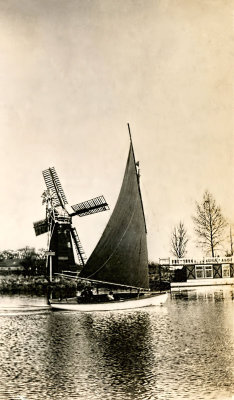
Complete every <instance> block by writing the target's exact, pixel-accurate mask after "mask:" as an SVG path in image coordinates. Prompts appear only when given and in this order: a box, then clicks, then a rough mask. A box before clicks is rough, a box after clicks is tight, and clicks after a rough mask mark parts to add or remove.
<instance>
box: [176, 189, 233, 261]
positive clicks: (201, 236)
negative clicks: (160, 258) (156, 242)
mask: <svg viewBox="0 0 234 400" xmlns="http://www.w3.org/2000/svg"><path fill="white" fill-rule="evenodd" d="M192 220H193V223H194V232H195V235H196V244H197V246H198V247H200V248H201V249H202V250H203V252H204V253H205V254H206V255H210V256H211V257H215V256H216V252H218V251H220V247H221V245H222V243H223V242H224V240H225V239H226V234H225V228H226V227H227V225H228V223H227V220H226V219H225V217H224V216H223V214H222V211H221V208H220V206H219V205H217V203H216V200H215V199H214V197H213V196H212V194H211V193H210V192H209V191H205V193H204V195H203V198H202V201H201V202H200V203H198V202H196V207H195V214H194V215H193V216H192ZM188 241H189V236H188V233H187V229H186V228H185V225H184V223H183V222H182V221H179V223H178V224H177V225H175V226H174V228H173V229H172V232H171V253H172V254H173V255H174V256H175V257H177V258H183V257H185V255H186V253H187V244H188ZM232 255H233V246H232V233H231V228H230V250H226V256H232Z"/></svg>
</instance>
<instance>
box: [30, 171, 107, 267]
mask: <svg viewBox="0 0 234 400" xmlns="http://www.w3.org/2000/svg"><path fill="white" fill-rule="evenodd" d="M42 175H43V178H44V181H45V184H46V190H45V191H44V192H43V194H42V199H43V200H42V204H45V205H46V217H45V219H43V220H40V221H37V222H34V224H33V226H34V230H35V234H36V236H38V235H41V234H43V233H46V232H47V233H48V250H49V252H54V253H55V256H54V258H53V271H54V272H61V271H62V270H63V269H66V268H72V267H73V268H72V269H74V266H75V258H74V251H73V247H74V248H75V251H76V253H77V257H78V263H79V265H80V266H82V267H83V266H84V264H85V262H86V256H85V252H84V249H83V247H82V245H81V242H80V239H79V236H78V233H77V230H76V228H75V227H74V226H73V225H72V217H74V216H76V215H78V216H79V217H84V216H86V215H91V214H95V213H98V212H101V211H106V210H109V206H108V204H107V203H106V200H105V198H104V197H103V196H99V197H95V198H93V199H91V200H87V201H84V202H82V203H78V204H75V205H74V206H71V211H70V210H69V208H70V207H69V206H68V201H67V198H66V196H65V193H64V191H63V188H62V185H61V183H60V180H59V177H58V175H57V172H56V170H55V168H54V167H52V168H48V169H46V170H44V171H43V172H42Z"/></svg>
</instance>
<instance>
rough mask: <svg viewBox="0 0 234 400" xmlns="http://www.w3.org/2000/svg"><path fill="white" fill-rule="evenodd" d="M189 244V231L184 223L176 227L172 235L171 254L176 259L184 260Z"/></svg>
mask: <svg viewBox="0 0 234 400" xmlns="http://www.w3.org/2000/svg"><path fill="white" fill-rule="evenodd" d="M187 243H188V236H187V231H186V229H185V227H184V223H183V222H181V221H180V222H179V224H178V225H177V226H175V227H174V229H173V231H172V234H171V252H172V254H173V255H174V256H175V257H178V258H183V257H184V256H185V254H186V246H187Z"/></svg>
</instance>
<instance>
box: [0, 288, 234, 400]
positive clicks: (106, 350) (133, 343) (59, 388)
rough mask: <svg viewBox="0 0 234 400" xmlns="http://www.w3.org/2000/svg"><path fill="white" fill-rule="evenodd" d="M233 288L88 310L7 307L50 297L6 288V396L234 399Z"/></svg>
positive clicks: (2, 302) (2, 352)
mask: <svg viewBox="0 0 234 400" xmlns="http://www.w3.org/2000/svg"><path fill="white" fill-rule="evenodd" d="M233 295H234V290H233V289H232V288H231V287H230V286H229V287H216V288H211V289H196V290H193V291H189V292H181V293H177V294H172V296H171V298H169V300H168V302H167V303H166V304H165V305H164V306H163V307H150V308H147V309H142V310H140V309H139V310H135V311H134V310H132V311H122V312H99V313H87V314H81V313H75V312H68V313H66V312H60V311H59V312H51V311H43V312H42V313H38V312H31V311H30V312H27V310H23V311H22V308H20V309H19V310H18V311H15V310H14V313H12V310H10V311H9V312H7V310H6V305H10V306H11V307H12V306H14V307H15V306H16V305H22V304H28V305H31V304H39V305H43V304H46V300H45V299H43V298H35V297H34V298H29V297H17V296H13V297H7V296H4V297H3V296H2V297H0V324H1V325H0V358H1V365H0V399H1V400H34V399H35V400H42V399H43V400H60V399H63V400H75V399H78V400H86V399H91V400H103V399H105V400H106V399H107V400H109V399H111V400H130V399H131V400H132V399H137V400H170V399H184V400H185V399H186V400H199V399H201V400H210V399H215V400H227V399H232V398H233V397H232V388H233V375H232V364H233V355H234V350H233V338H234V326H233ZM1 306H2V307H1ZM1 310H2V312H1ZM233 394H234V393H233Z"/></svg>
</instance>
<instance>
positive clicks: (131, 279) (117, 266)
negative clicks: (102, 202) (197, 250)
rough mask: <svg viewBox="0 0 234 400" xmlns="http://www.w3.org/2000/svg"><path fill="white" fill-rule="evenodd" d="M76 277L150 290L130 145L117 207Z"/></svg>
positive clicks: (141, 217) (139, 195)
mask: <svg viewBox="0 0 234 400" xmlns="http://www.w3.org/2000/svg"><path fill="white" fill-rule="evenodd" d="M79 276H80V277H83V278H88V279H94V280H99V281H103V282H110V283H116V284H121V285H126V286H134V287H139V288H146V289H148V288H149V281H148V254H147V242H146V225H145V217H144V210H143V204H142V199H141V193H140V187H139V177H138V173H137V170H136V163H135V157H134V151H133V146H132V143H131V144H130V149H129V154H128V160H127V165H126V169H125V174H124V179H123V183H122V187H121V190H120V194H119V197H118V200H117V203H116V206H115V208H114V211H113V213H112V215H111V218H110V220H109V222H108V224H107V226H106V229H105V230H104V232H103V234H102V236H101V239H100V240H99V242H98V244H97V246H96V248H95V249H94V251H93V253H92V254H91V256H90V258H89V259H88V261H87V263H86V265H85V266H84V268H83V269H82V271H81V273H80V275H79Z"/></svg>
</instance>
